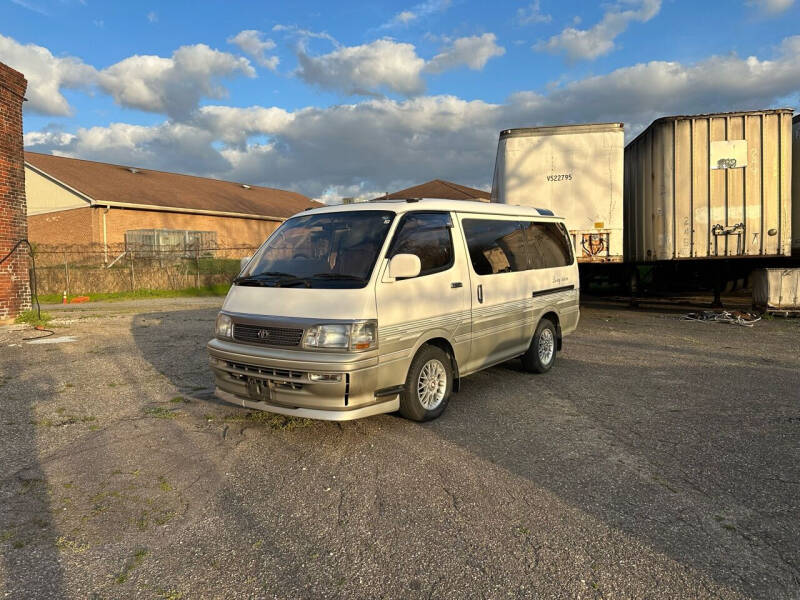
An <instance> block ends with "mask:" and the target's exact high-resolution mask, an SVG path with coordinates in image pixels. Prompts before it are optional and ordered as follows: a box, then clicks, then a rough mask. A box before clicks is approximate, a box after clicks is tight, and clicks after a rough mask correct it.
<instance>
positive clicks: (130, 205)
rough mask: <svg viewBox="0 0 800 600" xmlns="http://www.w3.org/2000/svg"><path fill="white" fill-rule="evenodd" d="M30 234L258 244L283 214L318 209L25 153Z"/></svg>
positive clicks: (111, 242) (116, 242) (247, 188)
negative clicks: (179, 239)
mask: <svg viewBox="0 0 800 600" xmlns="http://www.w3.org/2000/svg"><path fill="white" fill-rule="evenodd" d="M25 186H26V191H27V199H28V204H27V214H28V237H29V239H30V240H31V242H32V243H34V244H40V245H81V246H83V245H86V246H89V245H91V246H93V247H100V248H105V249H106V250H107V249H108V248H113V249H117V248H120V247H123V246H124V245H125V244H126V242H127V243H128V244H130V242H131V240H138V241H141V240H143V239H145V240H146V239H149V240H153V239H156V240H158V239H165V238H166V239H173V240H174V239H176V238H182V239H187V240H188V239H190V238H191V239H202V240H203V241H204V243H205V244H207V245H208V244H211V245H215V246H218V247H220V248H232V247H253V246H258V245H260V244H261V243H262V242H263V241H264V239H266V237H267V236H268V235H269V234H270V233H272V232H273V231H274V230H275V229H276V228H277V227H278V225H280V223H281V222H282V221H284V220H285V219H286V218H288V217H290V216H292V215H294V214H297V213H298V212H300V211H302V210H305V209H307V208H311V207H317V206H321V204H319V203H318V202H315V201H313V200H311V199H310V198H308V197H306V196H303V195H302V194H298V193H296V192H289V191H286V190H279V189H274V188H266V187H260V186H255V185H253V186H251V185H246V184H241V183H233V182H230V181H220V180H217V179H208V178H204V177H194V176H190V175H180V174H178V173H166V172H163V171H153V170H149V169H139V168H134V167H126V166H121V165H113V164H107V163H100V162H93V161H88V160H79V159H75V158H65V157H60V156H52V155H48V154H38V153H34V152H26V153H25Z"/></svg>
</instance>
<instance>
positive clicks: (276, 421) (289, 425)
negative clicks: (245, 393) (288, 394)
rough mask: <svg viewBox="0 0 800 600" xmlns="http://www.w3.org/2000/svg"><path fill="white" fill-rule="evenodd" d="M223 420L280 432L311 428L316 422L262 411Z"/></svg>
mask: <svg viewBox="0 0 800 600" xmlns="http://www.w3.org/2000/svg"><path fill="white" fill-rule="evenodd" d="M222 419H223V421H225V422H226V423H242V422H249V423H257V424H259V425H266V426H267V427H269V428H270V429H276V430H280V431H292V430H294V429H302V428H303V427H310V426H311V425H313V424H314V421H313V420H311V419H303V418H300V417H291V416H286V415H278V414H275V413H270V412H265V411H261V410H259V411H255V412H249V413H245V414H242V413H231V414H228V415H225V416H224V417H223V418H222ZM209 420H210V417H209Z"/></svg>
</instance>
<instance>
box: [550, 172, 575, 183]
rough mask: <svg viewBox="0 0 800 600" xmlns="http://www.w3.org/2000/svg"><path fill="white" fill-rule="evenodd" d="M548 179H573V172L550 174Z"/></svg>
mask: <svg viewBox="0 0 800 600" xmlns="http://www.w3.org/2000/svg"><path fill="white" fill-rule="evenodd" d="M547 181H572V173H563V174H561V175H548V176H547Z"/></svg>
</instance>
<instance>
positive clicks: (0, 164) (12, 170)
mask: <svg viewBox="0 0 800 600" xmlns="http://www.w3.org/2000/svg"><path fill="white" fill-rule="evenodd" d="M27 86H28V84H27V82H26V81H25V77H23V75H22V73H19V72H17V71H15V70H14V69H12V68H10V67H8V66H6V65H4V64H3V63H0V260H3V258H4V257H6V255H8V253H9V252H10V251H11V249H12V248H13V247H14V245H15V244H16V243H17V242H18V241H19V240H24V239H25V238H26V237H27V229H26V221H25V176H24V168H23V160H24V159H23V154H22V102H23V101H24V99H25V89H26V88H27ZM28 264H29V258H28V249H27V247H25V246H24V245H23V246H20V247H18V248H17V250H16V251H15V252H14V253H13V254H11V256H10V257H9V258H7V259H6V260H5V261H4V262H3V264H1V265H0V323H4V322H7V321H10V320H12V319H13V318H14V317H15V316H16V315H17V314H18V313H19V312H21V311H22V310H25V309H27V308H30V303H31V292H30V288H29V283H28V281H29V280H28Z"/></svg>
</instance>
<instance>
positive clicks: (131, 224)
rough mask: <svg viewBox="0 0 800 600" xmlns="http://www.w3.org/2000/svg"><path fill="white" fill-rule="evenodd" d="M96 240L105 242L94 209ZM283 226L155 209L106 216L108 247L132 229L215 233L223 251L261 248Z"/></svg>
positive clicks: (121, 240) (100, 216)
mask: <svg viewBox="0 0 800 600" xmlns="http://www.w3.org/2000/svg"><path fill="white" fill-rule="evenodd" d="M92 210H93V211H94V223H93V229H94V234H93V238H94V241H95V242H96V243H102V242H103V210H104V209H102V208H99V207H98V208H93V209H92ZM279 225H280V222H278V221H263V220H260V219H239V218H235V217H214V216H211V215H192V214H187V213H170V212H162V211H155V210H133V209H127V208H111V210H109V212H108V214H107V215H106V236H107V239H108V243H109V245H118V244H122V243H124V242H125V232H126V231H128V230H129V229H188V230H193V231H216V232H217V244H218V245H219V246H220V247H224V248H233V247H238V246H249V247H253V246H260V245H261V244H262V243H263V242H264V240H265V239H267V236H269V234H270V233H272V232H273V231H275V229H277V227H278V226H279Z"/></svg>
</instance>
